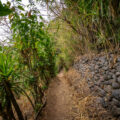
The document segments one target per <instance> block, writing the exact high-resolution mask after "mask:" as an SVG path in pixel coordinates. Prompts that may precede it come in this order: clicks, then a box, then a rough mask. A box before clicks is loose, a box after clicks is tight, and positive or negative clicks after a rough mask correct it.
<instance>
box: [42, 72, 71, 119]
mask: <svg viewBox="0 0 120 120" xmlns="http://www.w3.org/2000/svg"><path fill="white" fill-rule="evenodd" d="M71 105H72V90H71V88H70V86H69V84H68V82H67V80H66V79H65V78H64V75H63V73H62V72H61V73H60V74H59V75H58V76H57V78H55V79H54V80H53V81H52V82H51V84H50V86H49V89H48V92H47V105H46V108H45V113H44V118H43V119H42V120H72V118H71V115H70V108H71Z"/></svg>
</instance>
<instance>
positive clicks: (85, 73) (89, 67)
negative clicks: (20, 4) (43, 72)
mask: <svg viewBox="0 0 120 120" xmlns="http://www.w3.org/2000/svg"><path fill="white" fill-rule="evenodd" d="M74 68H75V69H76V70H77V71H79V73H80V74H81V76H82V77H83V78H84V77H86V81H87V83H88V85H89V88H90V90H91V92H94V94H95V95H97V96H99V97H98V100H99V101H100V103H101V104H102V106H103V107H104V108H106V109H107V110H109V111H110V112H111V114H112V115H114V116H117V117H118V116H120V55H114V54H113V53H108V54H107V55H105V54H99V55H94V56H93V57H92V58H91V59H89V57H87V56H83V57H82V58H81V59H79V60H78V61H77V62H75V63H74Z"/></svg>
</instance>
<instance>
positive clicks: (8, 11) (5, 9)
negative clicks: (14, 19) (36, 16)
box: [0, 1, 12, 16]
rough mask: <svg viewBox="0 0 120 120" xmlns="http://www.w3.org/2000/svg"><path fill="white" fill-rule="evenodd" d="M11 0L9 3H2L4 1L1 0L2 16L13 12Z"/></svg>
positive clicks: (0, 14)
mask: <svg viewBox="0 0 120 120" xmlns="http://www.w3.org/2000/svg"><path fill="white" fill-rule="evenodd" d="M9 4H10V3H9V2H8V4H7V5H6V4H2V2H1V1H0V16H6V15H9V14H10V13H12V10H11V9H9Z"/></svg>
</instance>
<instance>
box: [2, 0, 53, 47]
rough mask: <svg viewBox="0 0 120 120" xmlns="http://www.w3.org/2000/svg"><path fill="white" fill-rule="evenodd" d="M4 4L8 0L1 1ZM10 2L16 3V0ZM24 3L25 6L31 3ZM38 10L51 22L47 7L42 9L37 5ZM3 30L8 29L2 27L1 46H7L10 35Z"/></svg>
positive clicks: (26, 0)
mask: <svg viewBox="0 0 120 120" xmlns="http://www.w3.org/2000/svg"><path fill="white" fill-rule="evenodd" d="M1 1H2V3H6V2H7V0H1ZM9 1H14V0H9ZM22 3H23V4H24V5H28V3H29V1H28V0H22ZM36 6H37V8H38V9H39V10H40V13H41V15H42V16H43V18H44V19H45V20H46V21H48V22H49V20H50V19H52V18H51V17H48V14H49V11H48V10H47V8H46V7H42V6H41V5H39V4H37V5H36ZM3 29H6V30H8V28H6V27H5V26H0V44H4V45H7V43H8V42H9V40H8V39H6V37H9V36H10V34H8V33H6V32H4V30H3Z"/></svg>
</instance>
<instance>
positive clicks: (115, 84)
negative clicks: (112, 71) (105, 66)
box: [112, 82, 120, 89]
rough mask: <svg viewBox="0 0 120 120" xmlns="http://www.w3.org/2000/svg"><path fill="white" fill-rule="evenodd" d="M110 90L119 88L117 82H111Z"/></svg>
mask: <svg viewBox="0 0 120 120" xmlns="http://www.w3.org/2000/svg"><path fill="white" fill-rule="evenodd" d="M112 88H113V89H119V88H120V85H119V84H118V83H117V82H113V83H112Z"/></svg>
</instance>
